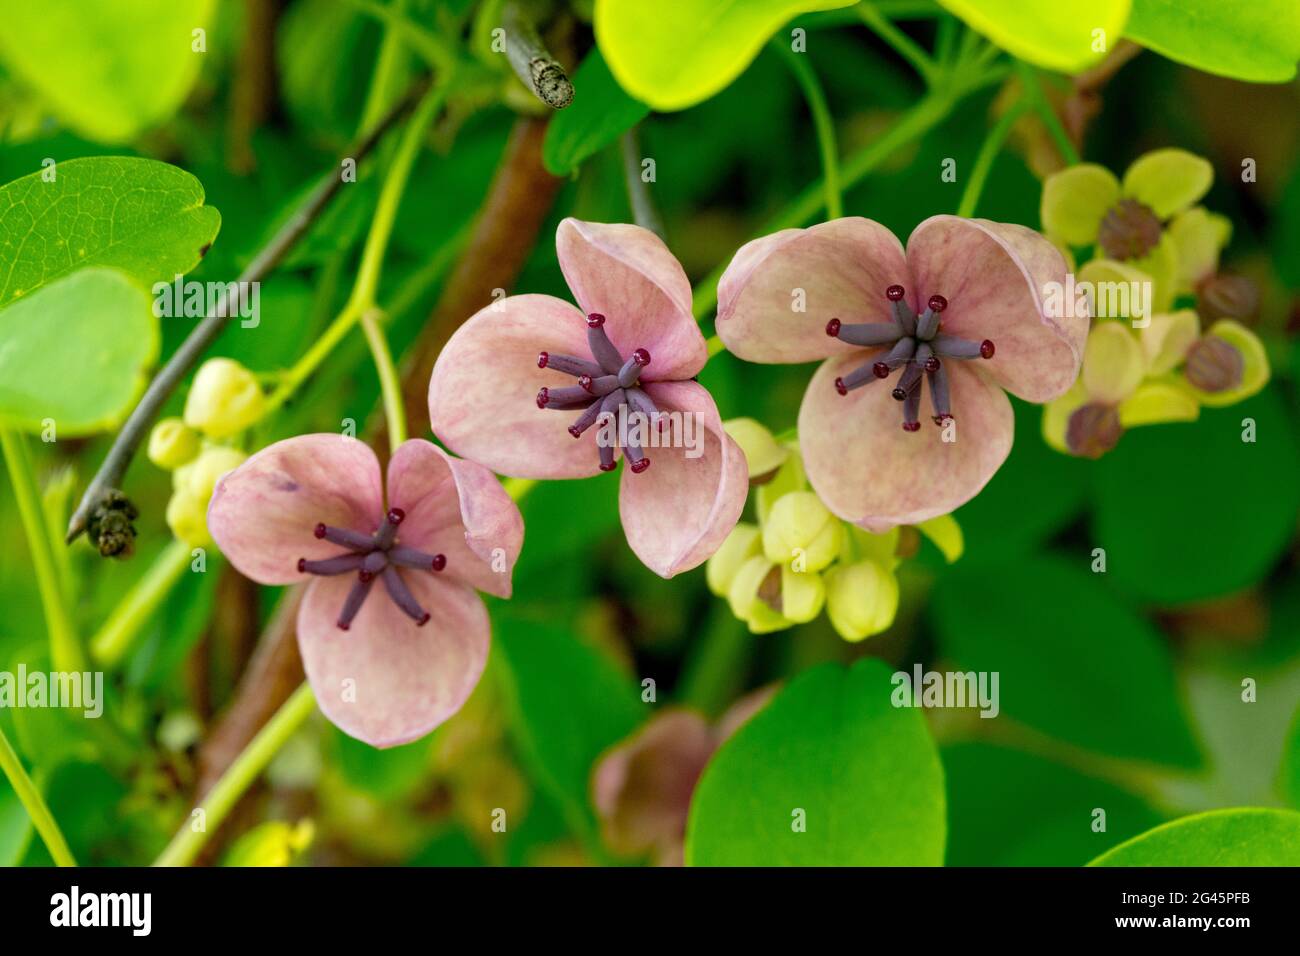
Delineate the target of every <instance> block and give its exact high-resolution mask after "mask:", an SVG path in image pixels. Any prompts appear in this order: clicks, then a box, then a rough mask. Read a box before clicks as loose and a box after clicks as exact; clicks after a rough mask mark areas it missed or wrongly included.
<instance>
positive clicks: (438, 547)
mask: <svg viewBox="0 0 1300 956" xmlns="http://www.w3.org/2000/svg"><path fill="white" fill-rule="evenodd" d="M388 505H389V507H390V508H401V509H402V511H404V512H406V517H405V518H403V519H402V524H401V527H400V529H399V534H398V539H397V543H398V544H399V545H405V546H406V547H408V548H415V549H417V550H419V551H424V552H427V553H429V554H444V555H446V557H447V567H446V568H445V569H444V570H443V571H441V572H439V573H440V574H441V575H442V576H444V577H446V578H449V579H451V580H456V581H463V582H464V583H466V584H468V585H469V586H470V587H472V588H474V589H476V590H479V591H487V592H488V593H489V594H495V595H497V597H509V596H510V575H511V572H512V571H513V569H514V566H515V560H516V559H517V558H518V557H519V550H520V548H522V547H523V543H524V519H523V518H522V517H521V516H520V514H519V508H518V507H516V506H515V503H514V501H512V500H511V498H510V496H509V495H508V494H506V490H505V489H504V488H503V487H501V482H499V481H498V480H497V478H496V476H495V475H494V474H492V472H490V471H488V470H487V469H486V468H484V467H483V466H482V465H479V464H475V463H474V462H472V461H462V460H461V459H459V458H453V457H452V456H451V455H448V454H447V453H446V452H445V451H443V450H442V449H441V448H439V447H438V446H437V445H435V444H433V443H432V442H427V441H424V440H423V439H420V438H412V439H411V440H410V441H407V442H403V443H402V445H401V447H399V448H398V449H397V451H396V452H394V454H393V457H392V459H391V460H390V461H389V462H388ZM494 564H495V566H496V568H499V569H500V570H494V567H493V566H494Z"/></svg>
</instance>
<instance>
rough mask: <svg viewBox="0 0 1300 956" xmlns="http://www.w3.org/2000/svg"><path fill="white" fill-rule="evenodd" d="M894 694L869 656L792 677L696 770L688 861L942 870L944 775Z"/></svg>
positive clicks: (917, 720) (918, 719)
mask: <svg viewBox="0 0 1300 956" xmlns="http://www.w3.org/2000/svg"><path fill="white" fill-rule="evenodd" d="M893 689H894V688H893V684H892V679H891V671H890V669H889V668H888V667H887V666H886V665H885V664H884V663H883V662H881V661H878V660H875V659H873V658H865V659H863V660H861V661H858V662H857V663H856V664H855V665H854V666H853V667H852V668H850V669H847V670H846V669H845V668H843V667H840V666H839V665H837V664H824V665H822V666H819V667H815V668H813V669H811V670H808V671H805V672H804V673H803V674H801V675H799V676H798V677H797V678H795V679H794V680H793V681H792V682H791V683H790V685H789V686H788V687H786V688H784V689H783V690H781V691H780V692H779V693H778V694H777V696H776V697H775V698H773V700H772V701H771V703H769V704H768V705H767V706H766V707H765V708H763V710H761V711H759V713H758V714H756V715H755V716H754V717H753V718H752V719H751V720H750V721H749V722H748V723H746V724H745V725H744V726H743V727H741V729H740V730H739V731H738V732H737V733H736V735H735V736H734V737H732V738H731V739H730V740H729V741H727V743H725V744H723V746H722V748H721V749H720V750H719V751H718V752H717V754H715V755H714V757H713V760H712V761H711V762H710V763H709V766H708V767H707V768H706V769H705V771H704V775H703V776H702V777H701V778H700V782H699V784H698V785H697V787H696V789H695V797H694V799H693V800H692V801H691V813H690V821H689V823H688V825H687V835H686V841H687V842H686V860H687V862H688V863H689V864H691V865H695V866H755V865H760V866H772V865H787V866H790V865H792V866H938V865H940V864H942V863H943V847H944V826H945V824H944V792H943V767H942V766H941V765H940V763H939V755H938V753H937V752H936V750H935V746H934V741H933V740H931V739H930V732H929V730H928V729H927V728H926V723H925V718H924V717H923V716H922V714H921V712H920V711H919V710H911V709H907V708H897V707H895V706H893V704H892V703H891V700H890V698H891V696H892V694H893ZM800 811H802V813H800ZM801 819H802V821H803V822H804V823H805V824H806V830H801V829H800V828H799V823H800V821H801Z"/></svg>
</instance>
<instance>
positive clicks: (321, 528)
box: [312, 521, 325, 538]
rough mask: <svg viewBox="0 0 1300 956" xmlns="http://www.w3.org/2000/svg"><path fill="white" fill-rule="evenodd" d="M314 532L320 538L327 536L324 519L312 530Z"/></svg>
mask: <svg viewBox="0 0 1300 956" xmlns="http://www.w3.org/2000/svg"><path fill="white" fill-rule="evenodd" d="M312 534H314V535H315V536H316V537H318V538H323V537H325V522H324V521H322V522H321V523H320V524H318V525H316V527H315V529H314V530H313V531H312Z"/></svg>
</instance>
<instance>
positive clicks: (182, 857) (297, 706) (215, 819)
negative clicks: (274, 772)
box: [154, 684, 316, 866]
mask: <svg viewBox="0 0 1300 956" xmlns="http://www.w3.org/2000/svg"><path fill="white" fill-rule="evenodd" d="M315 710H316V697H315V696H314V695H313V694H312V691H311V687H310V686H309V685H307V684H303V685H302V686H301V687H299V688H298V689H297V690H296V691H294V692H293V696H291V697H290V698H289V699H288V700H287V701H285V702H284V704H283V705H281V707H280V709H279V710H277V711H276V712H275V716H273V717H272V718H271V719H270V720H269V721H267V724H266V726H265V727H263V728H262V729H261V730H260V731H258V733H257V736H256V737H254V738H253V739H252V741H251V742H250V743H249V745H248V746H247V747H245V748H244V750H243V752H242V753H240V755H239V756H238V757H236V758H235V762H234V763H232V764H231V765H230V767H229V768H227V770H226V772H225V773H224V774H222V775H221V779H220V780H218V781H217V782H216V783H215V784H214V785H213V787H212V789H211V790H209V791H208V794H207V796H205V797H204V798H203V802H202V803H201V804H200V805H199V806H198V807H196V808H195V810H196V813H197V815H194V814H192V815H191V816H190V818H189V819H188V820H186V822H185V823H184V824H182V825H181V828H180V830H178V831H177V833H176V835H175V836H174V837H172V841H171V843H169V844H167V849H165V850H163V852H162V855H161V856H159V857H158V859H157V860H155V861H154V866H188V865H189V864H191V863H193V862H194V858H195V857H197V856H198V855H199V851H200V850H202V849H203V847H204V845H205V844H206V843H207V842H208V837H209V836H210V835H211V834H213V833H215V832H216V831H217V830H218V829H219V828H220V826H221V824H222V822H223V821H224V820H225V819H226V816H227V815H228V814H229V813H230V811H231V809H232V808H233V807H234V806H235V804H236V803H238V802H239V798H240V797H242V796H243V795H244V792H245V791H246V790H248V788H249V787H250V786H252V784H253V781H254V780H256V779H257V778H258V777H259V776H261V774H262V771H263V770H265V769H266V768H267V765H268V764H270V762H271V760H272V758H273V757H274V756H275V755H276V754H277V753H278V752H279V750H280V748H281V747H283V746H284V745H285V743H286V742H287V741H288V740H289V738H290V737H292V736H293V735H294V734H295V733H296V732H297V730H298V728H300V727H301V726H302V725H303V723H304V722H305V721H306V720H307V718H308V717H310V716H311V714H312V713H313V712H314V711H315ZM198 811H201V812H198Z"/></svg>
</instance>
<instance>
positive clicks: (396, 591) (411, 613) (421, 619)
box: [298, 508, 447, 631]
mask: <svg viewBox="0 0 1300 956" xmlns="http://www.w3.org/2000/svg"><path fill="white" fill-rule="evenodd" d="M405 517H406V512H404V511H403V510H402V509H401V508H390V509H389V511H388V514H386V515H384V523H383V524H381V525H380V526H379V528H378V529H377V530H376V531H375V533H374V534H362V533H361V532H359V531H349V530H348V529H346V528H332V527H330V526H329V525H327V524H318V525H316V530H315V535H316V537H318V538H323V539H324V540H326V541H328V542H330V543H331V544H337V545H339V546H341V547H343V548H344V549H345V550H344V551H343V552H342V553H340V554H336V555H335V556H334V557H332V558H324V559H322V560H320V561H308V560H307V559H306V558H299V559H298V570H299V571H301V572H305V573H307V574H320V575H335V574H349V573H351V572H352V571H355V572H357V580H356V583H355V584H353V585H352V590H351V591H349V592H348V596H347V597H346V598H345V599H344V601H343V610H342V611H340V612H339V617H338V626H339V630H342V631H346V630H347V629H348V628H350V627H351V626H352V619H353V618H355V617H356V616H357V612H358V611H360V610H361V605H362V604H363V603H365V600H366V596H367V595H368V594H369V593H370V587H371V585H373V584H374V583H375V578H377V577H378V578H383V581H384V590H385V591H387V592H388V596H389V597H390V598H391V599H392V601H393V603H394V604H396V605H397V606H398V607H399V608H401V610H402V612H403V613H404V614H406V615H407V616H408V617H409V618H410V619H411V620H413V621H414V622H415V623H416V625H417V626H420V627H422V626H424V625H425V624H427V623H428V622H429V612H428V611H426V610H425V609H424V608H422V607H420V602H419V601H417V600H416V599H415V595H413V594H412V593H411V590H410V588H408V587H407V586H406V582H405V581H403V580H402V576H401V575H400V574H398V573H397V569H398V568H399V567H403V568H418V569H419V570H421V571H441V570H442V569H443V568H445V567H446V566H447V558H446V556H445V555H441V554H425V553H424V552H423V551H417V550H416V549H415V548H404V547H402V546H401V545H400V544H399V543H398V541H397V526H398V525H400V524H401V523H402V520H403V519H404V518H405Z"/></svg>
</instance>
